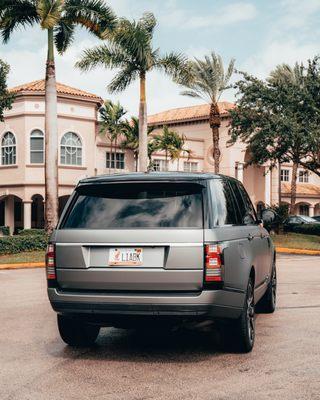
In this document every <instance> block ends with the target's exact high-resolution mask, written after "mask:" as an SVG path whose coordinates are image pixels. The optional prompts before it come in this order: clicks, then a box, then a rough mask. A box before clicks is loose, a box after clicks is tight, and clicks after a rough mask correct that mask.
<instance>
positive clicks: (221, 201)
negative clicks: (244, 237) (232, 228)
mask: <svg viewBox="0 0 320 400" xmlns="http://www.w3.org/2000/svg"><path fill="white" fill-rule="evenodd" d="M208 187H209V190H210V201H209V209H210V214H211V215H210V220H211V224H210V225H211V226H212V227H214V226H223V225H236V224H237V214H236V210H235V205H234V202H233V196H232V192H231V190H230V187H229V185H228V182H227V181H224V180H222V179H211V180H209V181H208Z"/></svg>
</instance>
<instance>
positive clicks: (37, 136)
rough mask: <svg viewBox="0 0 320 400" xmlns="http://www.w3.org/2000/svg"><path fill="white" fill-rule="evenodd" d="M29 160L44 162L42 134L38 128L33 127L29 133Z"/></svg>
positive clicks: (38, 162)
mask: <svg viewBox="0 0 320 400" xmlns="http://www.w3.org/2000/svg"><path fill="white" fill-rule="evenodd" d="M30 162H31V164H42V163H43V162H44V135H43V132H41V131H40V130H39V129H35V130H34V131H32V132H31V135H30Z"/></svg>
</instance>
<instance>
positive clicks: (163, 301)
mask: <svg viewBox="0 0 320 400" xmlns="http://www.w3.org/2000/svg"><path fill="white" fill-rule="evenodd" d="M48 295H49V299H50V302H51V305H52V308H53V309H54V310H55V311H56V312H59V313H63V314H82V315H88V314H90V315H91V317H92V316H93V315H97V317H98V316H102V315H103V316H108V315H110V316H111V317H115V316H121V315H136V316H138V315H141V316H157V315H163V316H181V317H208V318H232V319H234V318H238V317H239V316H240V314H241V311H242V309H243V304H244V300H245V294H244V293H243V292H241V291H237V290H233V289H227V290H205V291H202V292H200V293H194V294H193V293H191V294H190V293H187V294H185V293H183V294H170V293H169V294H163V293H161V294H159V293H158V294H127V293H121V294H120V293H117V294H114V293H109V294H107V293H92V292H91V293H83V292H79V293H77V292H67V291H61V290H59V289H54V288H49V289H48Z"/></svg>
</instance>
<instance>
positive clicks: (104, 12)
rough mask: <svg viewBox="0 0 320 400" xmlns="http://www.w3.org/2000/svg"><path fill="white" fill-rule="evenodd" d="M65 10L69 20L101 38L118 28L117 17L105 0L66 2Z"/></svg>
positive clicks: (68, 0) (72, 0) (67, 0)
mask: <svg viewBox="0 0 320 400" xmlns="http://www.w3.org/2000/svg"><path fill="white" fill-rule="evenodd" d="M64 8H65V17H66V18H67V19H68V20H70V21H73V22H74V23H76V24H79V25H82V26H83V27H85V28H87V29H88V30H89V31H90V32H92V33H94V34H95V35H97V36H99V37H105V36H106V35H107V34H110V32H112V31H113V30H114V29H115V27H116V24H117V18H116V15H115V13H114V12H113V11H112V9H111V8H110V7H109V6H107V5H106V4H105V1H103V0H66V1H65V6H64Z"/></svg>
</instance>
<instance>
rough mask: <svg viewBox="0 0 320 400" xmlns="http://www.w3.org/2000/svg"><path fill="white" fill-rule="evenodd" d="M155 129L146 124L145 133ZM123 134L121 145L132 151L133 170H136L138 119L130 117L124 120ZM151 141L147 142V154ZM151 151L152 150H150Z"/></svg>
mask: <svg viewBox="0 0 320 400" xmlns="http://www.w3.org/2000/svg"><path fill="white" fill-rule="evenodd" d="M154 129H155V127H154V126H148V129H147V135H148V136H149V135H150V133H151V132H153V131H154ZM123 134H124V136H125V139H124V140H123V141H122V142H121V147H122V148H123V149H129V150H131V151H132V152H133V157H134V162H135V170H136V171H138V156H139V119H138V118H137V117H132V118H131V120H130V121H126V123H125V127H124V131H123ZM150 145H151V143H150V142H148V154H149V153H150V151H149V150H151V147H150ZM151 153H152V151H151Z"/></svg>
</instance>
